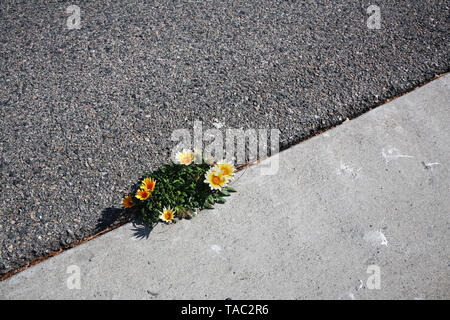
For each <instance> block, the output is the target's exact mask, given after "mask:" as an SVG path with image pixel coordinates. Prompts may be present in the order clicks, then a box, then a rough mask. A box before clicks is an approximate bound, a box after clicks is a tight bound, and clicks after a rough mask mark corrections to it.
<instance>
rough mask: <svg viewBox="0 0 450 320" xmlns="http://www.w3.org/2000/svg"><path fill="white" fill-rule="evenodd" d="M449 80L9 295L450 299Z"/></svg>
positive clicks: (61, 259) (71, 255)
mask: <svg viewBox="0 0 450 320" xmlns="http://www.w3.org/2000/svg"><path fill="white" fill-rule="evenodd" d="M449 88H450V76H449V75H446V76H443V77H441V78H439V79H437V80H435V81H432V82H431V83H429V84H427V85H425V86H423V87H421V88H419V89H417V90H415V91H413V92H411V93H408V94H406V95H404V96H402V97H400V98H398V99H396V100H393V101H391V102H389V103H387V104H386V105H384V106H383V107H381V108H376V109H374V110H372V111H370V112H368V113H366V114H364V115H362V116H360V117H358V118H357V119H355V120H351V121H349V122H346V123H344V124H342V125H340V126H338V127H336V128H333V129H331V130H329V131H327V132H325V133H323V134H321V135H318V136H316V137H313V138H311V139H309V140H307V141H305V142H303V143H301V144H298V145H296V146H294V147H292V148H290V149H288V150H285V151H283V152H280V153H279V154H278V155H277V156H275V157H278V159H279V161H280V170H279V172H278V173H277V174H276V175H273V176H262V175H261V174H260V170H261V168H262V167H264V166H265V165H267V163H268V162H270V161H272V160H273V159H274V157H272V158H269V159H266V160H264V161H262V162H261V163H259V164H257V165H253V166H251V167H249V168H248V169H247V170H246V171H245V172H244V175H243V176H242V178H241V179H240V180H239V181H237V182H236V186H235V187H236V189H237V190H238V193H237V194H233V195H232V197H230V198H229V201H228V202H227V203H226V204H225V205H222V206H217V208H216V209H214V210H212V211H204V212H201V213H200V214H199V215H198V216H196V217H195V218H194V219H193V220H182V221H180V222H178V223H176V224H175V225H171V226H167V225H161V224H160V225H158V226H157V227H156V228H155V229H154V230H153V231H152V232H151V233H149V234H148V233H146V231H148V230H145V228H142V227H141V226H139V225H133V224H126V225H124V226H122V227H120V228H117V229H116V230H113V231H111V232H109V233H107V234H105V235H103V236H101V237H98V238H96V239H94V240H92V241H89V242H87V243H84V244H82V245H80V246H77V247H75V248H73V249H71V250H68V251H66V252H63V253H62V254H60V255H58V256H55V257H53V258H51V259H48V260H46V261H43V262H42V263H40V264H38V265H35V266H33V267H31V268H29V269H27V270H25V271H23V272H21V273H19V274H17V275H15V276H13V277H11V278H9V279H7V280H5V281H3V282H1V283H0V297H1V298H3V299H15V298H43V299H52V298H57V299H58V298H61V299H64V298H84V299H104V298H117V299H122V298H132V299H137V298H139V299H154V298H157V299H172V298H181V299H192V298H194V299H195V298H197V299H202V298H208V299H209V298H212V299H225V298H232V299H247V298H252V299H283V298H285V299H296V298H303V299H305V298H306V299H308V298H330V299H433V298H435V299H448V298H449V297H450V292H449V288H450V282H449V281H450V280H449V279H450V277H449V275H450V269H449V267H450V265H449V261H448V256H449V254H450V251H449V243H450V239H449V238H450V235H449V212H450V199H449V198H448V190H449V188H450V179H449V178H450V170H449V168H450V146H449V144H448V141H450V132H449V130H448V127H449V124H450V114H449V101H450V94H449V93H450V90H449ZM71 266H76V267H77V268H79V270H80V279H81V288H80V289H69V288H68V286H67V280H68V279H69V278H71V274H68V273H67V270H68V269H67V268H69V267H71ZM370 267H371V268H372V269H370V270H374V269H373V267H375V268H378V269H379V270H380V271H381V273H380V288H379V289H377V288H375V289H371V288H370V285H369V283H368V277H369V276H370V274H368V270H369V269H368V268H370Z"/></svg>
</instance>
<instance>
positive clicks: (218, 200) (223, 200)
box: [217, 197, 227, 203]
mask: <svg viewBox="0 0 450 320" xmlns="http://www.w3.org/2000/svg"><path fill="white" fill-rule="evenodd" d="M225 202H227V200H225V199H224V198H222V197H217V203H225Z"/></svg>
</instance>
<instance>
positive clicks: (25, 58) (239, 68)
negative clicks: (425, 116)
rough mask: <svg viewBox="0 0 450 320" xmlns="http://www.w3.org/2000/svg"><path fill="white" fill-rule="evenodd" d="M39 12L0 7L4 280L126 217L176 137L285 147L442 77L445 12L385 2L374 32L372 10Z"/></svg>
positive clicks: (91, 5)
mask: <svg viewBox="0 0 450 320" xmlns="http://www.w3.org/2000/svg"><path fill="white" fill-rule="evenodd" d="M46 2H47V1H22V2H19V1H2V2H1V4H0V10H1V18H0V21H1V22H0V23H1V33H0V43H1V46H0V53H1V60H0V66H1V77H0V88H1V89H0V106H1V109H0V110H1V111H0V113H1V117H0V138H1V142H0V149H1V158H0V169H1V176H0V188H1V190H0V191H1V192H0V194H1V195H0V210H1V213H0V241H1V245H0V256H1V258H0V276H1V275H3V274H5V273H6V272H8V271H11V270H13V269H16V268H18V267H20V266H23V265H25V264H26V263H27V262H29V261H31V260H33V259H35V258H38V257H41V256H43V255H45V254H47V253H49V252H50V251H51V250H58V249H59V248H61V247H64V246H66V245H68V244H70V243H72V242H74V241H76V240H77V239H81V238H83V237H85V236H88V235H92V234H93V233H95V232H98V231H99V230H101V229H103V228H105V227H106V226H108V225H110V224H111V223H113V222H114V221H117V220H118V219H120V218H121V215H120V213H119V211H118V210H107V209H108V208H119V206H120V200H121V196H122V194H123V193H124V192H126V191H127V190H128V188H129V187H130V185H131V184H132V183H133V182H135V180H136V179H137V178H138V177H139V176H140V175H141V174H142V172H143V171H145V170H147V169H152V168H156V167H157V166H158V165H160V164H161V163H163V162H167V160H168V156H169V154H170V151H171V149H172V148H173V147H174V145H175V142H172V141H171V140H170V135H171V133H172V131H173V130H174V129H180V128H187V129H191V128H192V126H193V121H194V120H200V121H203V126H204V128H207V127H212V123H213V121H215V120H217V121H219V122H221V123H224V124H225V126H224V127H228V128H278V129H279V130H280V131H281V147H282V148H286V147H288V146H290V145H292V144H294V143H297V142H299V141H301V140H302V139H305V138H307V137H309V136H311V135H312V134H314V133H315V132H317V131H318V130H320V129H323V128H328V127H330V126H333V125H336V124H338V123H340V122H342V121H343V120H345V118H347V117H350V118H351V117H354V116H357V115H359V114H361V113H363V112H365V111H367V110H368V109H369V108H371V107H374V106H377V105H379V104H380V103H381V102H382V101H384V100H386V99H388V98H391V97H394V96H396V95H398V94H400V93H403V92H405V91H408V90H410V89H412V88H414V87H416V86H417V85H419V84H422V83H424V82H426V81H428V80H430V79H432V78H433V77H434V75H435V74H440V73H444V72H446V71H448V70H449V56H448V51H449V50H448V49H449V48H448V43H450V41H449V40H450V39H449V38H450V37H449V33H448V26H449V3H448V1H426V2H425V1H392V0H389V1H378V2H377V4H378V5H379V6H380V8H381V19H382V21H381V29H379V30H371V29H368V27H367V25H366V20H367V18H368V17H369V14H367V12H366V8H367V7H368V6H369V5H371V4H373V3H371V2H369V1H339V2H338V3H337V1H277V2H275V1H251V3H250V2H249V1H239V2H238V1H233V2H221V1H215V0H213V1H186V2H179V1H167V0H163V1H158V2H150V1H149V2H148V3H146V4H143V3H140V2H139V1H130V0H123V1H85V2H78V3H73V2H66V1H57V2H52V3H46ZM71 4H77V5H79V6H80V8H81V29H79V30H68V29H67V25H66V20H67V18H68V16H69V15H68V14H67V13H66V8H67V7H68V6H69V5H71Z"/></svg>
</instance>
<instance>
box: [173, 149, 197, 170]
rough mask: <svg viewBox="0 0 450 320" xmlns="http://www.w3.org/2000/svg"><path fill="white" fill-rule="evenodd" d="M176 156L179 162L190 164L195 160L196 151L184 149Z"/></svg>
mask: <svg viewBox="0 0 450 320" xmlns="http://www.w3.org/2000/svg"><path fill="white" fill-rule="evenodd" d="M175 157H176V160H177V162H178V163H179V164H184V165H186V166H188V165H190V164H191V163H192V161H194V152H192V151H191V150H187V149H184V150H183V151H181V152H178V153H177V154H176V156H175Z"/></svg>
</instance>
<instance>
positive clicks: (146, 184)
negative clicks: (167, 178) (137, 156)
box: [141, 178, 156, 192]
mask: <svg viewBox="0 0 450 320" xmlns="http://www.w3.org/2000/svg"><path fill="white" fill-rule="evenodd" d="M155 185H156V180H155V179H153V178H145V179H144V180H143V181H142V185H141V189H145V190H147V191H148V192H153V190H155Z"/></svg>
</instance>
